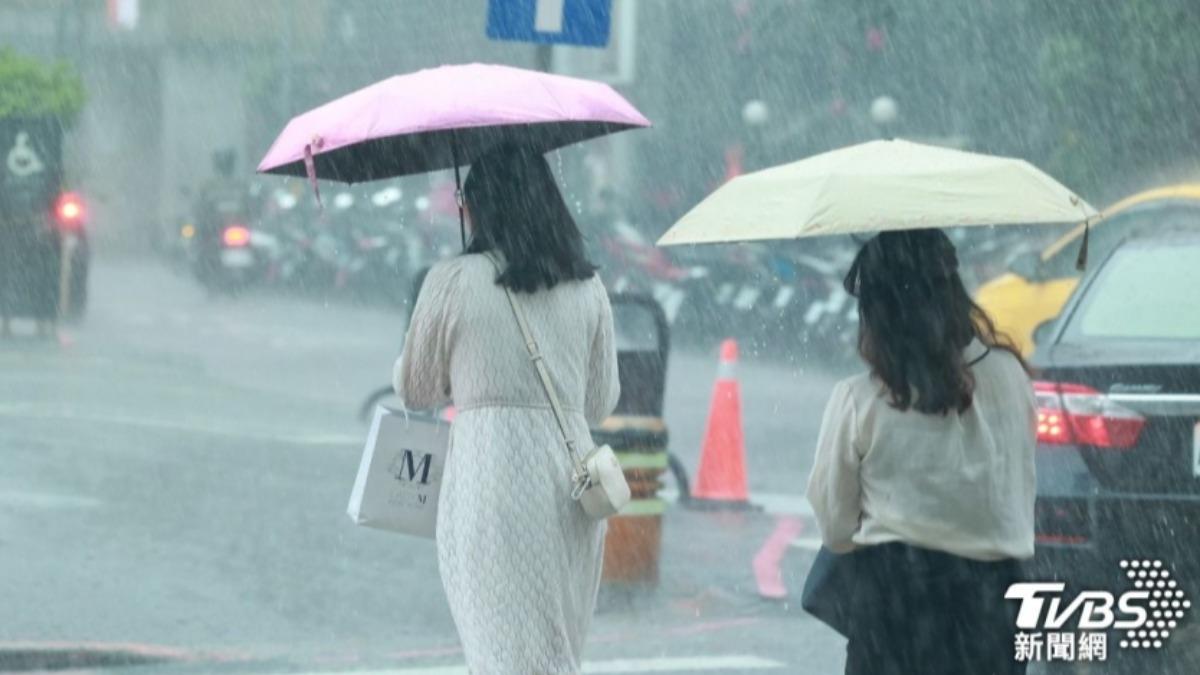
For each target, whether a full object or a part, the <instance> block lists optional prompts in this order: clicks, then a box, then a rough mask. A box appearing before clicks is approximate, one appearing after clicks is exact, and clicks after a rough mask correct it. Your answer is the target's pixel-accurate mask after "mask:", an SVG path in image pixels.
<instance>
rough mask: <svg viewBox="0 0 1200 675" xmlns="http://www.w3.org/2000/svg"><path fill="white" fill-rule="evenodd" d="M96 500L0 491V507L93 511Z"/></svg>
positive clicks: (96, 503) (39, 493) (40, 493)
mask: <svg viewBox="0 0 1200 675" xmlns="http://www.w3.org/2000/svg"><path fill="white" fill-rule="evenodd" d="M100 504H101V502H100V500H98V499H91V498H90V497H76V496H74V495H56V494H52V493H49V492H14V491H2V490H0V506H15V507H22V506H24V507H29V508H35V509H94V508H96V507H98V506H100Z"/></svg>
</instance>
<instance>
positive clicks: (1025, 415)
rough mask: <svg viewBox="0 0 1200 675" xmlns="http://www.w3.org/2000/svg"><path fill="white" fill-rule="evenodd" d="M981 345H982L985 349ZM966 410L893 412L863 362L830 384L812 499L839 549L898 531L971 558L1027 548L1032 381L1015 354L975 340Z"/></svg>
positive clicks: (892, 537)
mask: <svg viewBox="0 0 1200 675" xmlns="http://www.w3.org/2000/svg"><path fill="white" fill-rule="evenodd" d="M985 353H986V356H985ZM964 356H965V357H966V359H967V361H968V362H971V361H974V360H975V359H978V358H980V357H983V358H982V360H979V361H978V362H977V363H976V364H975V365H974V366H972V370H973V371H974V373H975V394H974V399H973V403H972V405H971V407H970V408H968V409H967V411H966V412H963V413H958V412H954V411H951V412H949V413H947V414H946V415H927V414H924V413H919V412H917V411H915V410H908V411H906V412H900V411H898V410H896V409H895V408H893V407H891V405H889V403H888V398H887V394H886V393H885V392H884V391H883V387H882V385H880V384H879V383H878V382H877V381H875V380H874V379H872V378H871V377H870V376H869V375H866V374H863V375H858V376H855V377H851V378H849V379H846V380H843V381H841V382H839V383H838V384H837V386H835V387H834V390H833V394H832V395H831V396H830V399H829V404H828V406H827V407H826V409H825V417H824V420H823V421H822V423H821V433H820V437H819V439H818V441H817V453H816V458H815V460H814V463H813V470H812V474H811V476H810V477H809V481H808V500H809V502H811V503H812V506H813V511H814V512H815V514H816V518H817V523H818V525H819V526H820V529H821V536H822V538H823V540H824V543H825V545H826V546H828V547H829V548H830V549H832V550H833V551H835V552H839V553H842V552H846V551H849V550H852V549H853V548H855V547H856V546H867V545H872V544H882V543H886V542H893V541H900V542H905V543H908V544H911V545H914V546H920V547H923V548H930V549H936V550H940V551H945V552H948V553H953V554H956V555H960V556H963V557H967V558H973V559H976V560H999V559H1004V558H1029V557H1032V556H1033V502H1034V494H1035V493H1034V490H1035V481H1034V468H1033V453H1034V447H1035V431H1034V429H1035V424H1036V419H1037V414H1036V407H1035V404H1034V398H1033V389H1032V386H1031V384H1030V381H1029V378H1028V376H1027V375H1026V374H1025V371H1024V370H1023V369H1022V368H1021V365H1020V363H1019V362H1018V361H1017V359H1016V358H1015V357H1013V356H1012V355H1011V354H1009V353H1007V352H1004V351H1001V350H999V349H992V350H991V351H990V352H989V351H987V349H986V348H985V347H984V346H983V344H982V343H980V342H979V341H978V340H976V341H974V342H972V343H971V344H970V345H968V346H967V349H966V351H965V353H964Z"/></svg>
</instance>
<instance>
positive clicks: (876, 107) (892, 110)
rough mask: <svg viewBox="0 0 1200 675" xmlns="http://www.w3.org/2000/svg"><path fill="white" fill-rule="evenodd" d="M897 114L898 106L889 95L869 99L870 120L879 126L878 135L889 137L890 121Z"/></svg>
mask: <svg viewBox="0 0 1200 675" xmlns="http://www.w3.org/2000/svg"><path fill="white" fill-rule="evenodd" d="M899 116H900V108H899V106H897V105H896V99H894V98H892V97H891V96H879V97H877V98H876V99H875V100H874V101H871V121H872V122H874V123H875V126H877V127H879V132H880V135H882V136H883V137H884V138H891V136H892V134H891V127H892V123H893V122H895V121H896V118H897V117H899Z"/></svg>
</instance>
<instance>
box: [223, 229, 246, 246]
mask: <svg viewBox="0 0 1200 675" xmlns="http://www.w3.org/2000/svg"><path fill="white" fill-rule="evenodd" d="M221 241H223V242H225V245H226V246H228V247H229V248H241V247H243V246H248V245H249V244H250V230H247V229H246V228H245V227H242V226H241V225H230V226H229V227H227V228H225V231H224V232H222V233H221Z"/></svg>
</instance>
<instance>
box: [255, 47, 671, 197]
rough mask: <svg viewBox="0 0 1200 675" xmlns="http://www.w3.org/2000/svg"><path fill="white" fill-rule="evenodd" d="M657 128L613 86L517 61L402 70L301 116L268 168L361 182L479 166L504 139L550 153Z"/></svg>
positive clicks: (267, 160) (262, 166)
mask: <svg viewBox="0 0 1200 675" xmlns="http://www.w3.org/2000/svg"><path fill="white" fill-rule="evenodd" d="M647 126H650V122H649V120H647V119H646V118H645V117H644V116H643V115H642V114H641V113H640V112H638V111H637V109H636V108H634V107H633V106H632V105H631V104H630V103H629V102H628V101H626V100H625V99H624V98H622V97H621V95H620V94H618V93H617V92H616V91H614V90H613V89H612V88H611V87H609V86H608V85H606V84H603V83H600V82H592V81H589V80H581V79H577V78H572V77H565V76H562V75H552V74H549V73H542V72H537V71H532V70H524V69H521V68H512V67H509V66H497V65H486V64H469V65H458V66H443V67H440V68H432V69H428V70H422V71H419V72H416V73H411V74H408V75H399V76H396V77H392V78H389V79H386V80H383V81H382V82H378V83H376V84H373V85H371V86H369V87H366V88H363V89H360V90H358V91H356V92H353V93H351V94H347V95H346V96H343V97H341V98H339V99H337V100H334V101H331V102H329V103H326V104H325V105H323V106H321V107H319V108H316V109H314V110H311V111H309V112H307V113H304V114H303V115H300V116H298V117H296V118H294V119H292V121H291V122H289V123H288V125H287V127H285V128H284V130H283V133H281V134H280V135H279V138H277V139H276V140H275V143H274V144H273V145H272V146H271V149H270V150H269V151H268V152H267V155H266V156H265V157H264V158H263V160H262V162H260V163H259V165H258V170H259V172H261V173H271V174H282V175H288V176H305V175H309V176H310V177H312V175H311V173H310V172H309V171H307V170H306V166H305V159H306V154H309V153H311V158H312V164H313V167H312V168H313V169H314V170H315V174H316V175H317V176H319V177H321V178H328V179H332V180H338V181H343V182H347V183H356V182H361V181H370V180H377V179H382V178H391V177H395V176H403V175H408V174H414V173H423V172H426V171H436V170H440V169H448V168H452V167H457V166H462V165H466V164H470V163H472V162H473V161H475V160H476V159H478V158H479V157H481V156H483V155H484V154H486V153H487V152H488V151H489V150H492V149H494V148H496V147H498V146H500V145H502V144H516V145H520V146H524V147H528V148H531V149H533V150H535V151H537V152H543V153H544V152H547V151H550V150H553V149H555V148H560V147H562V146H565V145H570V144H572V143H577V142H579V141H583V140H587V139H589V138H595V137H597V136H603V135H605V134H610V133H613V132H617V131H623V130H625V129H631V128H635V127H647Z"/></svg>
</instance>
